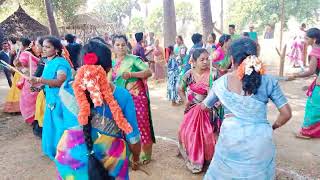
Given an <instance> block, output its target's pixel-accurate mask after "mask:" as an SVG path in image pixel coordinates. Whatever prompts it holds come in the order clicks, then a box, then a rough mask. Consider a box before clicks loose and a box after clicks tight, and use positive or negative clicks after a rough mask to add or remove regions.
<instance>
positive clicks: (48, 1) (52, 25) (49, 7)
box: [44, 0, 59, 37]
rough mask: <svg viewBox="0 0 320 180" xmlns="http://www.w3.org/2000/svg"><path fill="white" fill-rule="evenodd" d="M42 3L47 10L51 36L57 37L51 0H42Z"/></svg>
mask: <svg viewBox="0 0 320 180" xmlns="http://www.w3.org/2000/svg"><path fill="white" fill-rule="evenodd" d="M44 3H45V6H46V10H47V16H48V21H49V29H50V34H51V35H53V36H57V37H59V31H58V27H57V24H56V20H55V19H54V15H53V8H52V1H51V0H44Z"/></svg>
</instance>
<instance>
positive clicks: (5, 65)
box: [0, 60, 30, 79]
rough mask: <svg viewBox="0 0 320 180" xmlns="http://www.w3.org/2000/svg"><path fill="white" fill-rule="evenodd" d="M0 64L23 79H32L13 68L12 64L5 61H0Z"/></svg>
mask: <svg viewBox="0 0 320 180" xmlns="http://www.w3.org/2000/svg"><path fill="white" fill-rule="evenodd" d="M0 62H1V64H2V65H3V67H5V68H7V69H9V70H13V71H14V72H16V73H18V74H20V75H21V76H22V77H23V78H26V79H30V78H29V77H28V76H26V75H24V74H23V73H22V72H20V71H19V70H18V69H16V68H15V67H13V66H11V65H10V64H8V63H7V62H5V61H4V60H0Z"/></svg>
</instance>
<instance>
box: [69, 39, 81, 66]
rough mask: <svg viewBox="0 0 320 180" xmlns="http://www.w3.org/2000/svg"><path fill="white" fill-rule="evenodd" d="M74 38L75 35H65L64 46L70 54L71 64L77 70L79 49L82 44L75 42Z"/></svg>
mask: <svg viewBox="0 0 320 180" xmlns="http://www.w3.org/2000/svg"><path fill="white" fill-rule="evenodd" d="M75 38H76V37H75V36H74V35H72V34H67V35H66V36H65V39H66V41H67V42H68V45H67V46H66V48H67V50H68V52H69V54H70V59H71V62H72V64H73V67H74V69H75V70H77V69H78V68H79V66H80V63H79V56H80V51H81V48H82V46H81V45H80V44H78V43H76V42H75Z"/></svg>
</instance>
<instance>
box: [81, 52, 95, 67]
mask: <svg viewBox="0 0 320 180" xmlns="http://www.w3.org/2000/svg"><path fill="white" fill-rule="evenodd" d="M83 62H84V64H85V65H95V64H97V62H98V56H97V55H96V54H95V53H87V54H85V55H84V56H83Z"/></svg>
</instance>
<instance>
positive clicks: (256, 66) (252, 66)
mask: <svg viewBox="0 0 320 180" xmlns="http://www.w3.org/2000/svg"><path fill="white" fill-rule="evenodd" d="M253 71H255V72H257V73H259V74H260V75H263V74H265V67H264V64H263V63H262V61H261V60H260V59H258V58H257V57H256V56H255V55H252V56H248V57H247V58H246V59H245V60H244V61H243V62H242V63H241V64H240V65H239V67H238V70H237V74H238V77H239V79H240V80H242V79H243V77H244V76H245V75H249V76H250V75H251V74H252V72H253Z"/></svg>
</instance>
